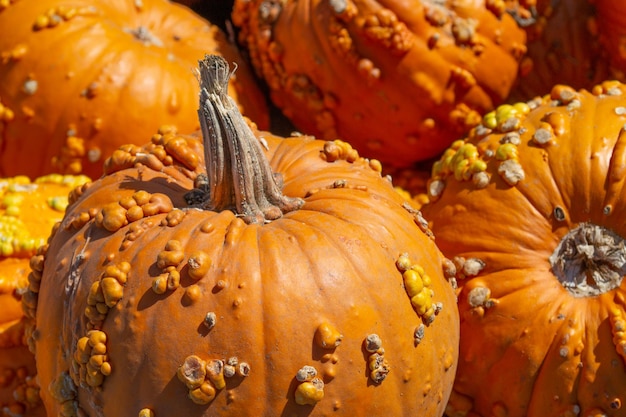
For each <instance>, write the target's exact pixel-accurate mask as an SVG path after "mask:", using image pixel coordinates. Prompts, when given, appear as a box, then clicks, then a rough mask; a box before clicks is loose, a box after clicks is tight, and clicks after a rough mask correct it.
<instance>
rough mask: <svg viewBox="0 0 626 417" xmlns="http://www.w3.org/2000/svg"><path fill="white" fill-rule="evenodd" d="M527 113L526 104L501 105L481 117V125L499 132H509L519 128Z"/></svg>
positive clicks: (528, 108) (527, 107) (528, 107)
mask: <svg viewBox="0 0 626 417" xmlns="http://www.w3.org/2000/svg"><path fill="white" fill-rule="evenodd" d="M529 112H530V106H529V105H528V104H527V103H523V102H519V103H515V104H501V105H500V106H498V107H497V108H496V109H495V110H493V111H490V112H489V113H487V114H485V115H484V116H483V125H484V126H485V127H487V128H489V129H492V130H496V131H499V132H510V131H513V130H517V129H519V128H520V126H521V121H522V120H523V118H524V116H526V115H527V114H528V113H529Z"/></svg>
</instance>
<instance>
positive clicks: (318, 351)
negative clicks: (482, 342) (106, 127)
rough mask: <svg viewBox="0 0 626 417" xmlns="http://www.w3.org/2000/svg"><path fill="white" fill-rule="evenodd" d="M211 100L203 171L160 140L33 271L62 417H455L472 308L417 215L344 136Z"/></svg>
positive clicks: (88, 207)
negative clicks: (322, 136)
mask: <svg viewBox="0 0 626 417" xmlns="http://www.w3.org/2000/svg"><path fill="white" fill-rule="evenodd" d="M209 62H214V61H209ZM215 62H217V63H219V65H217V64H216V68H218V69H219V68H222V71H221V72H220V71H217V74H218V75H219V76H220V77H224V74H225V73H224V71H223V61H219V60H217V61H215ZM215 62H214V63H215ZM206 65H207V66H208V67H209V68H213V67H212V66H210V65H209V64H206ZM203 74H204V73H203ZM209 74H212V73H211V72H209ZM215 77H216V78H218V79H220V77H218V76H217V75H216V76H215ZM209 78H210V77H209ZM207 85H208V86H212V85H213V84H212V83H211V82H206V80H205V79H204V75H203V86H205V87H207ZM207 89H208V92H206V91H205V93H206V94H205V93H203V96H202V97H201V102H202V103H205V104H204V106H203V107H202V109H203V110H202V112H201V113H202V115H203V117H204V118H203V119H201V120H205V121H206V123H204V122H203V133H204V135H203V137H204V140H205V147H204V149H205V150H206V158H207V160H209V162H208V163H207V164H206V165H207V170H206V175H200V174H204V173H205V167H204V161H205V156H204V155H205V154H204V153H203V148H202V146H201V142H200V141H199V140H198V138H197V136H196V137H192V136H183V135H179V134H178V133H176V131H174V130H172V129H171V128H168V127H164V128H163V129H161V130H160V132H159V133H158V134H156V135H154V136H153V138H152V141H151V142H150V143H148V144H146V145H145V146H143V147H138V146H134V145H129V146H126V147H123V148H121V149H120V150H119V151H117V152H116V153H114V155H113V156H112V157H111V158H110V159H109V160H108V161H107V163H106V164H105V172H106V175H104V176H103V177H102V178H101V179H99V180H97V181H94V182H93V183H91V184H89V185H86V186H84V187H81V188H79V189H77V190H76V191H75V192H74V193H73V194H72V197H71V199H70V206H69V207H68V210H67V213H66V216H65V218H64V220H63V221H62V223H60V224H59V226H58V228H56V229H55V232H54V233H53V235H52V237H51V239H50V245H49V246H48V247H46V248H43V249H42V250H41V251H39V253H38V255H37V256H35V257H34V258H33V261H32V265H33V272H32V273H31V275H30V279H31V280H32V281H33V282H36V283H37V284H38V288H36V291H28V292H27V293H25V294H24V298H23V305H24V309H25V311H26V314H27V315H28V317H29V318H31V319H32V320H33V321H32V323H31V325H34V327H31V330H32V333H31V339H30V340H31V341H32V342H33V343H34V346H35V351H36V358H37V361H38V368H39V380H40V382H41V385H42V387H46V389H42V391H41V394H42V398H43V401H44V403H45V406H46V409H47V411H48V413H49V414H50V415H58V414H59V413H66V414H64V415H82V414H81V413H85V414H87V415H89V416H92V417H96V416H107V417H108V416H140V417H147V416H155V417H159V416H175V415H176V416H250V417H252V416H255V417H256V416H280V415H283V416H325V415H331V414H332V415H337V416H341V415H343V416H363V417H365V416H382V415H393V416H407V417H408V416H415V415H420V414H422V413H423V414H424V415H428V416H436V415H439V416H441V415H442V414H443V411H444V408H445V406H446V403H447V400H448V397H449V393H450V390H451V387H452V380H453V377H454V374H455V371H456V362H457V354H458V351H457V349H458V311H457V309H456V299H455V296H454V291H453V287H452V285H451V283H450V282H449V280H448V278H449V277H450V271H449V266H450V262H449V261H447V260H446V259H445V258H444V257H443V256H442V255H441V252H440V251H439V250H438V249H437V248H436V246H435V244H434V242H433V240H432V235H431V234H430V232H429V230H428V228H427V227H425V222H424V220H423V218H422V217H421V215H420V214H419V212H418V211H417V210H415V209H414V208H413V207H412V206H411V205H410V204H409V203H407V201H406V200H404V199H403V198H402V197H401V196H400V194H398V193H397V192H396V191H395V190H394V188H393V186H392V184H391V183H390V182H389V181H388V180H387V179H385V178H383V177H382V176H381V174H380V172H381V167H380V163H379V162H378V161H375V160H369V159H365V158H362V157H360V156H359V154H358V153H357V152H356V151H355V150H354V149H353V148H352V147H351V146H350V145H348V144H347V143H346V142H342V141H321V140H314V139H312V138H311V137H293V138H287V139H283V138H280V137H275V136H272V135H271V134H269V133H266V132H262V131H258V130H256V127H254V126H251V127H249V126H248V124H247V123H246V122H245V121H244V119H242V118H241V116H240V115H238V116H237V114H238V112H237V111H236V106H235V105H234V103H233V102H232V101H229V100H228V99H227V98H226V97H225V96H224V94H223V93H224V91H225V84H222V83H221V82H220V83H219V88H216V87H212V88H208V87H207ZM205 100H206V101H205ZM206 103H210V105H208V104H206ZM233 127H234V130H233ZM273 173H276V174H278V175H277V176H275V175H274V174H273ZM192 190H193V191H192ZM190 192H191V194H190Z"/></svg>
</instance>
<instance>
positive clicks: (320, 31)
mask: <svg viewBox="0 0 626 417" xmlns="http://www.w3.org/2000/svg"><path fill="white" fill-rule="evenodd" d="M436 3H439V2H432V1H414V2H401V1H393V0H388V1H374V0H355V1H353V0H345V1H344V0H338V1H331V2H328V1H320V0H313V1H310V0H309V1H282V2H278V1H268V0H254V1H247V0H240V1H235V5H234V10H233V16H232V18H233V22H234V23H235V25H237V26H239V27H240V28H241V32H240V40H241V42H242V43H243V45H244V46H245V47H247V48H248V50H249V52H250V56H251V60H252V63H253V65H254V67H255V68H256V69H257V72H258V73H259V74H260V76H261V77H262V78H264V79H265V80H266V81H267V83H268V85H269V89H270V97H271V99H272V101H273V102H274V103H275V104H276V105H277V106H278V107H279V108H280V109H281V110H282V111H283V113H284V114H285V115H286V116H287V117H288V118H289V119H290V120H291V121H292V122H293V123H294V125H295V126H296V127H297V128H298V129H300V130H301V131H302V132H304V133H308V134H313V135H315V136H317V137H320V138H324V139H333V138H336V137H341V138H343V139H345V140H347V141H349V142H350V143H351V144H352V145H353V146H355V147H356V148H357V149H359V151H360V152H361V153H362V154H363V155H364V156H366V157H373V158H377V159H379V160H381V161H382V162H383V163H385V164H387V165H395V166H399V167H406V166H409V165H411V164H412V163H414V162H416V161H422V160H426V159H430V158H433V157H435V156H437V155H439V154H440V153H441V152H442V151H443V150H444V149H445V148H446V147H447V146H448V145H449V144H450V143H451V142H452V141H453V140H454V139H456V138H457V137H458V136H459V135H461V134H463V133H465V132H466V131H467V130H468V129H469V128H470V127H472V126H474V125H475V124H476V123H478V122H479V121H480V115H479V114H480V113H482V112H485V111H487V110H490V109H492V108H493V106H494V105H496V104H499V103H501V102H503V101H504V99H505V98H506V97H507V95H508V93H509V90H510V88H511V86H512V84H513V82H514V80H515V78H516V76H517V71H518V63H519V59H520V58H521V56H522V55H523V53H524V52H525V34H524V32H523V30H522V29H521V28H519V27H518V26H517V24H516V23H515V21H514V20H513V18H512V17H511V16H510V15H509V14H507V13H506V12H505V10H504V9H502V10H498V9H497V8H496V7H492V5H491V4H492V2H487V3H489V4H490V6H487V5H486V4H485V2H483V1H469V0H466V1H461V2H452V1H446V2H443V4H436ZM495 62H497V65H494V63H495Z"/></svg>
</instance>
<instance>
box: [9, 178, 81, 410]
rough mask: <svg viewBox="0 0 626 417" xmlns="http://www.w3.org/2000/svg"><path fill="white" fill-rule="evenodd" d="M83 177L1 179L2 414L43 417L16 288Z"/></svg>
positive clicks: (19, 297) (22, 280) (25, 282)
mask: <svg viewBox="0 0 626 417" xmlns="http://www.w3.org/2000/svg"><path fill="white" fill-rule="evenodd" d="M85 181H87V178H86V177H82V176H78V177H70V176H61V175H50V176H46V177H40V178H38V179H36V180H35V181H30V180H29V179H28V178H25V177H14V178H2V179H0V416H3V417H5V416H6V417H11V416H22V415H28V416H29V417H39V416H45V410H44V408H43V405H42V404H41V400H40V398H39V387H38V385H37V383H36V378H35V377H36V368H35V357H34V356H33V353H32V352H30V351H29V349H28V347H27V346H26V344H25V334H24V320H23V314H22V307H21V295H20V290H19V288H21V287H25V286H26V285H27V276H28V273H29V270H30V268H29V259H30V257H31V256H32V255H34V254H35V249H36V247H37V246H39V245H41V244H42V243H44V242H45V241H46V239H47V237H48V234H49V233H50V232H51V231H52V227H53V225H54V224H55V223H56V222H58V221H59V220H61V219H62V218H63V213H64V210H65V206H66V205H67V195H68V193H69V192H70V190H71V189H72V188H73V187H75V186H78V185H80V184H82V183H84V182H85Z"/></svg>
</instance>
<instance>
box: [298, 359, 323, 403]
mask: <svg viewBox="0 0 626 417" xmlns="http://www.w3.org/2000/svg"><path fill="white" fill-rule="evenodd" d="M296 381H298V382H299V384H298V386H297V387H296V392H295V400H296V404H299V405H315V404H317V403H318V402H320V401H322V399H323V398H324V381H322V379H321V378H319V377H318V376H317V369H315V367H313V366H310V365H305V366H303V367H302V368H300V369H299V370H298V372H297V373H296Z"/></svg>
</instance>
